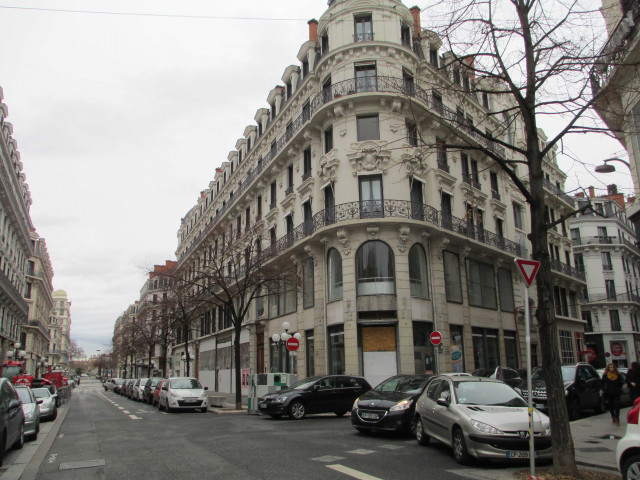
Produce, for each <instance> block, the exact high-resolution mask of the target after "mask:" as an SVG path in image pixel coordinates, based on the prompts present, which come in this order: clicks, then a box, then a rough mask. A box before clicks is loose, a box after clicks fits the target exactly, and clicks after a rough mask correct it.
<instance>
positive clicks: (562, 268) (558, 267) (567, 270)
mask: <svg viewBox="0 0 640 480" xmlns="http://www.w3.org/2000/svg"><path fill="white" fill-rule="evenodd" d="M550 265H551V270H554V271H556V272H560V273H563V274H565V275H568V276H570V277H573V278H577V279H579V280H582V281H584V280H586V276H585V273H584V272H582V271H580V270H578V269H577V268H574V267H572V266H571V265H567V264H566V263H563V262H561V261H560V260H555V259H551V261H550Z"/></svg>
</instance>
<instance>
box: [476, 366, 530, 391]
mask: <svg viewBox="0 0 640 480" xmlns="http://www.w3.org/2000/svg"><path fill="white" fill-rule="evenodd" d="M525 372H526V371H525ZM471 375H474V376H476V377H486V378H495V379H496V380H502V381H503V382H504V383H506V384H508V385H511V386H512V387H517V386H519V385H520V384H521V383H522V378H521V377H520V374H519V373H518V371H517V370H515V369H513V368H509V367H501V366H497V367H495V368H479V369H477V370H475V371H474V372H473V373H471ZM525 377H526V373H525Z"/></svg>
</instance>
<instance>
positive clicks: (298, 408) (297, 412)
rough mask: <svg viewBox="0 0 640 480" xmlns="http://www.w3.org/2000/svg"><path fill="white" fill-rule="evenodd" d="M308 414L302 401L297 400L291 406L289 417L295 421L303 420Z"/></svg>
mask: <svg viewBox="0 0 640 480" xmlns="http://www.w3.org/2000/svg"><path fill="white" fill-rule="evenodd" d="M306 414H307V409H306V408H305V406H304V403H302V402H301V401H300V400H295V401H293V402H291V405H289V416H290V417H291V418H293V419H294V420H302V419H303V418H304V416H305V415H306Z"/></svg>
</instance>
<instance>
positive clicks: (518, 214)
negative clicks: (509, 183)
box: [513, 203, 524, 230]
mask: <svg viewBox="0 0 640 480" xmlns="http://www.w3.org/2000/svg"><path fill="white" fill-rule="evenodd" d="M513 223H514V226H515V227H516V228H517V229H519V230H522V229H523V226H524V222H523V218H522V205H520V204H519V203H514V204H513Z"/></svg>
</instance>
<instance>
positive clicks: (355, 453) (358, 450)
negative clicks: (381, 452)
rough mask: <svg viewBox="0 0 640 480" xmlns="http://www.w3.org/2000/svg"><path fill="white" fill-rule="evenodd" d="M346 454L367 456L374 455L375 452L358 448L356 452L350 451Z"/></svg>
mask: <svg viewBox="0 0 640 480" xmlns="http://www.w3.org/2000/svg"><path fill="white" fill-rule="evenodd" d="M347 453H352V454H354V455H369V454H371V453H376V451H375V450H367V449H366V448H359V449H357V450H350V451H347Z"/></svg>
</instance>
